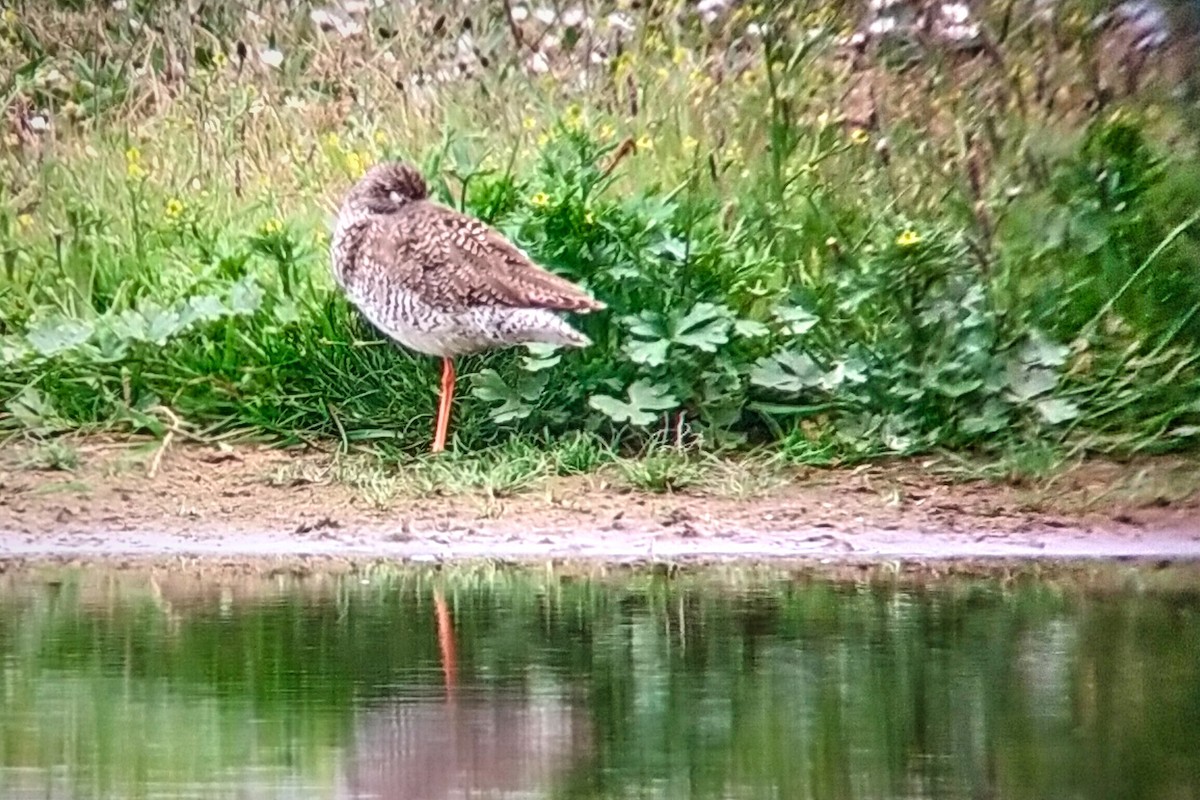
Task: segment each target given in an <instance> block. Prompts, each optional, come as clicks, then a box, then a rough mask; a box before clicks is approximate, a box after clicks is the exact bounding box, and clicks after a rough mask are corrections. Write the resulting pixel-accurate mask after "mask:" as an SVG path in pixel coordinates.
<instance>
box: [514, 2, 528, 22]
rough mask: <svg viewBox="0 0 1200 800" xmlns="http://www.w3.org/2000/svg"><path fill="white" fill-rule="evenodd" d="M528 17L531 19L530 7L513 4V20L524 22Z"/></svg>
mask: <svg viewBox="0 0 1200 800" xmlns="http://www.w3.org/2000/svg"><path fill="white" fill-rule="evenodd" d="M527 19H529V9H528V8H526V7H525V6H513V7H512V21H513V22H524V21H525V20H527Z"/></svg>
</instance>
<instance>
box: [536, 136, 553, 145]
mask: <svg viewBox="0 0 1200 800" xmlns="http://www.w3.org/2000/svg"><path fill="white" fill-rule="evenodd" d="M548 144H550V134H548V133H539V134H538V138H537V146H538V147H545V146H546V145H548Z"/></svg>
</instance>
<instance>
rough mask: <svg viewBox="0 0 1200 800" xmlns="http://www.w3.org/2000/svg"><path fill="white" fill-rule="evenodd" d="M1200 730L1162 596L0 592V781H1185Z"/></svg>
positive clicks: (1193, 661) (823, 790) (611, 589)
mask: <svg viewBox="0 0 1200 800" xmlns="http://www.w3.org/2000/svg"><path fill="white" fill-rule="evenodd" d="M435 581H437V582H436V583H435ZM435 587H439V588H438V591H439V592H441V593H442V594H443V595H444V597H445V599H446V602H447V606H448V611H449V618H450V619H451V620H452V627H453V630H452V631H450V630H446V631H444V632H445V633H446V634H452V637H453V654H452V655H451V654H450V653H449V652H448V651H442V650H441V649H440V648H439V639H438V636H439V627H438V622H437V614H436V613H435V600H434V597H435ZM447 659H452V661H453V664H452V665H448V664H446V663H444V661H445V660H447ZM447 666H449V667H450V673H451V674H450V677H451V678H452V679H453V680H452V683H448V679H447V673H446V671H445V668H446V667H447ZM1198 730H1200V599H1198V597H1197V595H1196V594H1194V593H1187V592H1180V591H1175V592H1150V593H1145V592H1143V593H1132V592H1129V593H1123V594H1114V593H1111V592H1110V593H1085V592H1081V591H1075V590H1073V589H1071V588H1070V587H1069V586H1068V587H1067V588H1063V587H1062V586H1060V585H1055V584H1049V583H1040V584H1039V583H1036V582H1030V583H1026V584H1024V585H1020V586H1017V587H1013V586H1002V585H1001V584H999V583H995V582H987V581H975V582H957V583H947V584H941V585H938V584H935V585H933V586H930V587H927V588H924V589H918V590H897V589H890V588H879V587H871V586H864V585H848V584H833V583H823V582H813V581H807V580H806V581H785V580H765V579H764V580H755V581H749V582H747V581H742V582H737V581H734V582H730V581H723V582H721V583H720V584H719V585H716V584H713V583H711V582H705V581H700V580H684V581H668V580H666V579H664V578H656V577H652V576H626V579H623V580H614V579H603V580H602V579H587V578H568V577H556V576H551V575H547V574H534V573H527V572H525V573H522V572H512V573H509V572H503V571H480V572H477V573H466V572H464V573H462V574H460V575H458V576H455V577H444V578H438V577H437V576H435V575H434V574H433V573H421V572H387V573H375V574H371V575H370V576H369V577H368V578H367V579H365V580H364V579H363V578H362V577H361V576H352V577H334V576H323V577H322V576H316V577H309V578H305V579H284V578H275V579H263V578H243V579H235V578H229V577H227V576H226V577H209V578H207V579H198V578H195V577H189V576H187V575H183V574H178V575H173V574H169V573H162V574H159V575H158V576H157V577H156V578H154V579H151V578H150V577H149V576H147V575H136V574H122V575H116V574H105V573H100V572H97V571H94V570H93V571H78V572H70V573H67V574H66V576H65V577H64V578H63V579H62V581H61V582H56V583H54V584H48V583H45V582H38V581H34V580H30V579H27V578H9V579H8V580H7V582H6V583H3V584H2V585H0V797H4V798H24V797H30V798H32V797H39V798H44V797H70V798H93V797H122V798H125V797H145V798H150V797H155V798H157V797H239V798H257V797H321V798H328V797H357V796H375V797H386V798H391V797H395V798H406V800H416V798H419V797H450V796H473V797H498V796H506V797H516V796H521V797H556V798H592V797H614V798H615V797H671V798H674V797H697V798H725V797H732V798H760V797H779V798H872V797H930V798H1029V799H1030V800H1033V798H1038V799H1040V798H1048V797H1054V798H1068V797H1080V798H1093V797H1094V798H1107V797H1112V798H1133V797H1154V798H1158V797H1181V798H1182V797H1196V796H1200V747H1197V746H1196V736H1197V733H1196V732H1197V731H1198Z"/></svg>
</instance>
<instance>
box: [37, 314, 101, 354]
mask: <svg viewBox="0 0 1200 800" xmlns="http://www.w3.org/2000/svg"><path fill="white" fill-rule="evenodd" d="M91 336H92V324H91V323H90V322H87V321H85V320H81V319H68V318H67V317H51V318H49V319H45V320H43V321H42V322H41V323H39V324H38V325H36V326H34V327H33V328H30V329H29V331H28V332H27V333H26V334H25V340H26V341H27V342H29V346H30V347H32V348H33V349H34V350H35V351H36V352H37V353H38V355H40V356H45V357H49V356H54V355H58V354H59V353H61V352H63V351H65V350H70V349H72V348H74V347H78V346H79V345H81V344H83V343H84V342H86V341H87V340H88V339H90V338H91Z"/></svg>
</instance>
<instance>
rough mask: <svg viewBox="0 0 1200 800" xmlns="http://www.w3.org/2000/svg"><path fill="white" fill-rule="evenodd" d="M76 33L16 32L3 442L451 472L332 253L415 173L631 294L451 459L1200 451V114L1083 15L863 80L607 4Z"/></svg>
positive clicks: (3, 309)
mask: <svg viewBox="0 0 1200 800" xmlns="http://www.w3.org/2000/svg"><path fill="white" fill-rule="evenodd" d="M77 5H78V4H69V3H62V4H60V5H59V6H57V7H50V6H48V5H47V4H38V7H37V8H34V7H32V6H30V7H29V8H27V9H25V10H23V11H20V12H17V11H9V12H5V15H4V18H3V20H2V21H0V41H2V42H3V44H2V47H3V49H2V50H0V74H4V75H8V76H10V77H9V78H7V79H6V82H5V84H4V86H3V92H4V102H5V104H6V105H7V107H8V108H9V115H8V119H9V122H8V123H7V124H8V125H9V128H8V129H7V130H6V132H5V133H4V140H3V144H2V153H3V155H2V157H0V430H6V431H9V432H25V433H29V434H35V435H39V436H49V435H53V434H55V433H58V432H63V431H70V430H78V429H85V430H94V429H108V430H122V431H133V432H151V433H154V434H158V435H162V434H163V433H164V432H165V431H167V430H169V429H175V430H177V431H180V432H186V433H187V434H189V435H191V436H193V437H199V438H201V439H211V438H212V437H216V436H226V435H259V436H266V437H269V438H272V439H275V440H277V441H280V442H297V441H320V440H327V441H329V442H336V443H337V444H338V445H339V446H340V447H342V448H351V447H360V446H369V447H371V448H373V449H375V450H376V451H379V452H384V453H390V454H400V453H411V452H422V451H424V449H425V448H426V447H427V445H428V440H429V436H430V429H431V419H432V414H433V412H434V396H435V391H436V385H437V380H438V371H437V368H436V366H435V365H434V364H433V363H432V362H431V361H430V360H429V359H426V358H423V357H418V356H413V355H410V354H408V353H406V352H404V351H402V350H400V349H398V348H396V347H393V346H391V345H389V344H388V343H386V342H383V341H381V340H380V339H379V338H378V337H377V336H375V335H374V334H373V333H372V332H371V331H369V330H367V329H366V327H365V325H364V324H363V323H361V322H359V321H358V320H357V319H356V317H355V315H354V314H353V313H352V312H351V311H350V309H349V308H348V307H347V304H346V302H345V301H344V300H343V299H342V298H341V297H340V296H339V294H338V293H337V292H336V290H335V288H334V286H333V282H332V279H331V277H330V275H329V270H328V256H327V252H326V248H327V245H328V230H329V222H330V218H331V214H332V212H333V209H334V208H336V205H337V203H338V202H339V200H340V197H341V194H342V192H343V191H344V190H345V189H346V188H347V186H348V185H349V183H350V182H351V181H352V180H353V179H354V178H355V177H356V176H357V175H359V174H361V173H362V171H363V169H364V168H365V167H366V166H367V165H369V164H370V163H371V162H374V161H376V160H378V159H382V158H397V157H403V158H408V159H412V160H415V161H417V162H418V163H419V164H421V165H422V167H423V169H424V170H425V172H426V174H427V175H428V176H429V177H430V179H431V185H432V187H433V188H434V191H435V193H436V194H437V195H438V196H439V197H440V198H441V199H442V200H444V201H445V202H447V203H449V204H451V205H453V206H455V207H461V208H464V209H466V210H469V211H471V212H473V213H475V214H478V215H480V216H481V217H483V218H484V219H486V220H489V221H490V222H491V223H493V224H494V225H496V226H497V227H498V228H499V229H500V230H501V231H503V232H504V233H505V234H507V235H509V236H510V237H511V238H513V239H514V240H515V241H517V242H518V243H519V244H520V245H521V246H522V247H524V248H525V249H526V250H527V251H528V252H529V253H530V254H531V255H532V256H534V257H535V258H536V259H537V260H539V261H540V262H541V263H543V264H545V265H547V266H548V267H549V268H551V269H553V270H555V271H557V272H559V273H561V274H563V275H566V276H567V277H570V278H572V279H574V280H577V281H579V282H581V283H583V284H584V285H586V286H587V287H588V288H589V290H590V291H592V292H593V293H595V294H596V295H597V296H598V297H600V298H601V299H603V300H604V301H605V302H607V303H608V305H609V310H608V311H606V312H604V313H602V314H599V315H593V316H591V317H588V318H584V319H581V320H579V324H580V326H581V327H582V328H583V329H584V330H585V331H586V332H587V333H588V334H589V335H590V336H591V337H592V338H593V340H594V341H595V346H593V347H591V348H589V349H587V350H584V351H579V352H547V351H545V350H536V349H535V350H530V351H529V352H525V351H523V350H516V351H508V352H504V353H495V354H489V355H486V356H483V357H478V358H471V359H466V360H464V363H463V364H462V365H461V373H462V374H463V375H465V376H470V377H469V382H468V383H467V385H466V387H465V388H466V389H467V390H466V391H464V392H462V393H461V395H460V402H459V404H458V406H457V407H456V409H455V423H454V436H455V438H456V440H457V446H458V447H459V448H461V449H465V450H470V451H472V452H474V451H478V450H480V449H483V448H485V447H488V446H500V447H502V448H504V452H506V453H507V452H509V451H510V450H511V452H514V453H515V452H517V451H519V450H523V449H524V450H529V449H540V448H545V447H546V446H547V445H548V443H550V442H555V441H558V440H560V439H562V438H563V437H569V444H568V445H566V446H563V447H560V448H559V449H562V451H563V453H569V455H562V456H559V455H555V456H554V458H553V459H551V460H552V461H554V462H556V464H557V466H554V467H552V469H553V470H555V471H558V470H562V471H571V470H576V471H585V470H588V469H590V468H592V467H593V466H595V465H596V464H599V463H603V462H604V461H606V460H610V459H611V456H612V453H613V452H634V453H637V452H642V451H644V450H645V449H646V448H650V451H651V452H654V453H656V454H657V455H656V456H655V457H654V459H653V460H652V463H647V464H646V465H644V466H640V467H636V468H633V471H632V472H630V473H629V474H628V476H627V477H628V479H629V480H630V481H632V482H634V483H637V484H644V485H646V486H651V487H669V486H671V485H682V484H684V483H687V482H688V481H690V480H692V479H693V477H694V476H693V473H694V470H692V468H691V467H690V466H689V465H688V464H687V459H682V458H680V457H679V456H678V454H675V455H672V454H669V453H668V454H665V455H664V452H663V451H664V448H666V449H676V450H683V451H695V450H701V451H705V450H707V451H721V450H724V449H726V448H731V447H733V448H736V447H743V446H746V445H761V446H763V447H765V448H766V449H767V450H768V451H770V452H771V453H773V454H775V455H777V456H778V457H780V458H783V459H785V460H788V461H792V462H798V463H811V464H832V463H845V462H847V461H853V460H858V459H863V458H871V457H875V456H879V455H885V454H912V453H918V452H923V451H929V450H931V449H934V448H951V449H955V450H959V451H976V452H982V453H984V454H987V455H990V456H994V457H1003V456H1005V455H1006V454H1007V455H1011V454H1014V453H1017V454H1021V453H1024V454H1028V453H1036V454H1038V455H1037V456H1036V458H1034V460H1035V461H1037V462H1039V463H1041V462H1045V461H1047V460H1050V461H1053V460H1054V459H1055V458H1057V457H1059V456H1056V455H1055V454H1080V453H1087V452H1107V453H1132V452H1160V451H1165V450H1170V449H1182V448H1191V447H1194V446H1195V444H1196V443H1197V440H1198V438H1200V400H1198V399H1197V398H1200V370H1198V369H1197V358H1198V357H1200V314H1198V313H1197V311H1198V310H1200V266H1198V265H1200V228H1198V227H1197V225H1196V223H1197V220H1200V167H1198V165H1197V160H1196V158H1195V146H1196V141H1195V136H1194V135H1193V134H1192V133H1191V132H1189V131H1191V130H1192V128H1190V127H1189V125H1188V124H1187V123H1186V121H1185V117H1186V114H1185V112H1186V111H1187V109H1185V108H1182V107H1179V106H1177V105H1173V104H1172V103H1171V102H1169V101H1167V100H1165V99H1164V98H1165V97H1166V95H1167V90H1168V89H1170V88H1171V87H1169V86H1168V87H1162V86H1159V87H1157V88H1156V87H1155V86H1154V85H1150V86H1149V87H1148V88H1146V89H1144V90H1142V91H1140V92H1138V93H1135V94H1130V95H1127V96H1120V97H1117V98H1116V99H1113V97H1112V92H1111V91H1110V90H1109V88H1107V87H1099V85H1098V84H1097V80H1096V79H1095V78H1094V75H1095V74H1097V73H1098V71H1102V67H1103V64H1102V63H1101V57H1102V55H1103V48H1102V47H1100V46H1099V44H1101V43H1100V42H1098V38H1097V37H1099V36H1100V35H1101V34H1099V33H1097V32H1096V31H1094V30H1093V29H1092V27H1091V25H1090V17H1088V16H1087V15H1085V14H1084V13H1083V12H1082V10H1081V9H1080V8H1076V7H1074V6H1072V5H1071V4H1070V3H1067V4H1064V5H1063V6H1062V8H1060V9H1056V10H1055V11H1054V12H1053V13H1054V14H1055V18H1054V24H1050V23H1045V24H1043V23H1042V22H1039V21H1038V20H1037V19H1036V18H1034V17H1033V16H1032V14H1030V15H1026V16H1027V18H1028V19H1029V21H1028V22H1025V23H1022V24H1021V25H1019V26H1016V25H1015V23H1014V24H1013V26H1010V24H1009V23H1010V22H1011V21H1012V19H1015V18H1023V17H1022V14H1021V13H1014V7H1012V6H1004V7H1003V8H1002V7H1001V6H997V7H996V8H995V9H994V13H995V14H997V15H998V16H997V17H996V18H994V19H992V18H986V19H983V20H982V22H983V24H984V26H985V28H988V29H989V30H991V31H992V32H993V39H994V47H992V48H990V49H989V48H985V49H984V50H983V51H981V52H977V53H972V52H966V51H964V52H946V51H940V50H937V49H936V48H924V49H922V48H917V49H915V50H913V49H909V50H906V51H902V52H891V51H886V52H885V51H882V50H881V51H879V52H873V53H869V54H868V55H867V56H866V57H865V58H866V61H865V62H864V61H863V57H858V58H857V59H856V61H857V64H858V67H861V68H858V67H856V66H855V64H854V63H852V61H854V60H853V59H850V58H849V57H847V56H846V54H845V48H844V47H842V46H841V44H840V40H841V37H842V35H843V33H844V31H845V30H846V29H847V27H848V26H849V25H850V24H852V23H853V22H854V20H853V19H852V18H851V17H850V16H848V14H849V13H850V11H849V10H847V9H842V8H841V7H839V6H834V5H828V6H815V5H813V6H804V5H802V4H790V3H787V4H780V5H779V7H778V8H776V7H773V6H772V5H770V4H768V5H766V6H753V5H743V6H739V7H738V9H737V11H735V12H730V13H729V14H726V15H725V16H723V17H721V18H720V19H718V20H716V21H714V22H712V23H709V24H702V22H701V21H700V20H699V19H698V18H697V17H696V16H695V14H694V13H692V12H690V11H688V10H687V8H686V7H681V6H680V5H679V4H670V3H650V4H646V5H647V6H648V7H646V8H642V9H640V10H624V11H622V12H620V13H621V15H622V16H621V18H620V24H619V25H618V23H617V22H614V21H612V19H611V18H609V17H606V16H605V14H603V13H601V12H599V11H597V10H593V11H592V13H593V15H594V16H595V19H596V20H597V24H596V27H595V28H594V29H592V30H590V31H588V32H587V34H586V35H581V34H580V32H579V31H580V29H577V27H576V28H570V27H568V29H567V33H565V34H564V33H562V32H561V31H559V33H558V34H555V36H556V38H555V42H556V43H557V49H555V50H554V51H553V52H552V53H550V54H549V55H543V51H542V50H537V48H538V47H541V46H542V45H540V44H538V43H536V42H533V41H530V40H527V39H526V38H525V36H524V35H522V34H521V33H520V29H519V28H518V27H517V26H516V25H515V23H513V24H511V25H510V22H512V21H511V20H507V19H505V18H504V16H503V6H502V5H501V4H493V5H492V6H489V7H487V8H490V10H485V7H482V6H481V7H480V8H479V9H476V10H468V11H462V10H460V11H458V12H448V14H449V16H447V15H440V16H438V15H435V14H433V13H429V12H426V11H424V10H421V9H417V8H412V9H407V8H406V9H401V8H395V9H390V8H389V10H377V11H373V12H372V16H371V18H370V20H369V22H368V24H366V25H365V27H363V29H362V30H359V31H358V32H357V33H354V32H350V35H347V36H345V37H343V36H342V35H341V34H339V33H338V32H337V31H336V30H330V31H322V30H320V29H319V28H318V27H317V26H316V25H314V23H313V21H312V20H311V19H310V17H309V16H307V12H303V13H302V12H301V11H299V10H297V11H294V12H292V11H288V12H285V11H279V10H276V11H274V12H270V13H267V12H263V13H265V14H266V16H260V15H258V14H249V12H246V13H243V12H242V11H235V10H234V7H233V6H231V5H229V4H211V5H208V4H206V5H205V6H204V7H203V8H201V9H200V10H199V11H198V12H197V16H196V17H195V18H194V19H190V18H189V17H188V16H187V14H186V13H185V12H183V11H180V10H177V9H176V8H175V7H174V6H173V4H160V5H156V4H154V3H137V2H133V3H130V4H129V5H130V9H129V10H115V9H114V8H111V7H110V6H109V5H107V4H106V5H102V6H99V7H95V8H93V7H86V8H84V9H83V10H78V9H77V8H76V6H77ZM1002 5H1003V4H1002ZM1017 5H1018V6H1020V7H1021V8H1024V5H1022V4H1017ZM456 13H457V14H459V15H460V16H455V14H456ZM492 14H496V15H499V16H491V15H492ZM1000 15H1005V16H1000ZM468 23H469V24H468ZM356 24H357V23H356ZM627 28H628V29H631V30H627ZM571 30H574V31H575V33H574V34H571V33H570V31H571ZM560 34H561V35H560ZM465 37H469V42H468V45H464V44H463V42H464V41H466V38H465ZM618 38H619V39H620V42H619V44H618V42H617V40H618ZM589 47H590V48H592V50H588V49H587V48H589ZM543 49H545V48H543ZM600 49H604V53H603V55H602V56H597V57H596V58H593V57H592V54H593V52H597V53H598V52H599V50H600ZM546 52H548V53H549V51H548V50H547V51H546ZM538 59H541V61H540V62H539V61H538ZM531 63H532V64H534V65H535V66H536V68H535V69H530V68H529V65H530V64H531ZM464 64H465V65H466V66H464ZM542 67H545V68H546V71H544V72H540V70H541V69H542ZM1088 87H1091V88H1090V89H1089V88H1088ZM867 89H869V91H867ZM1097 106H1099V107H1098V108H1097ZM35 117H36V118H37V119H38V120H40V122H39V123H38V124H37V125H34V124H33V122H32V120H33V119H34V118H35ZM514 437H515V439H516V440H518V442H517V444H516V445H514V444H513V443H512V440H513V439H514ZM518 461H519V459H518ZM544 468H546V467H545V462H544V460H538V459H535V458H533V457H532V456H531V457H529V458H528V459H526V461H525V462H520V463H517V464H514V465H513V466H512V475H511V476H510V479H509V480H510V482H511V483H514V484H515V483H518V482H520V481H521V480H523V478H522V475H523V474H524V473H523V470H525V469H544ZM487 480H499V481H500V484H501V485H500V486H499V487H498V488H499V490H500V491H504V483H505V482H504V480H503V479H500V478H488V479H487Z"/></svg>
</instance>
